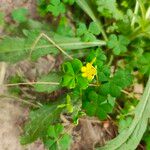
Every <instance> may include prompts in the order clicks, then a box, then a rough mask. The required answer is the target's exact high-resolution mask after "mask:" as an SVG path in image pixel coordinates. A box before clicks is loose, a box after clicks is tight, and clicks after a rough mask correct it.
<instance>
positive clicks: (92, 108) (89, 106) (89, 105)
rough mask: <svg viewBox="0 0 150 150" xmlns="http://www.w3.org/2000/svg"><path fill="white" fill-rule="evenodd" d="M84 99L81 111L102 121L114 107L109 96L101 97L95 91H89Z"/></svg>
mask: <svg viewBox="0 0 150 150" xmlns="http://www.w3.org/2000/svg"><path fill="white" fill-rule="evenodd" d="M84 99H85V100H84V101H83V109H85V111H86V113H87V114H88V115H89V116H97V117H99V118H100V119H102V120H103V119H106V118H107V114H108V113H111V112H112V110H113V107H114V102H113V100H114V98H113V97H111V96H110V95H109V96H102V95H99V94H98V93H96V92H95V91H90V92H89V93H88V95H87V96H85V98H84ZM108 99H109V100H108ZM111 99H112V100H111Z"/></svg>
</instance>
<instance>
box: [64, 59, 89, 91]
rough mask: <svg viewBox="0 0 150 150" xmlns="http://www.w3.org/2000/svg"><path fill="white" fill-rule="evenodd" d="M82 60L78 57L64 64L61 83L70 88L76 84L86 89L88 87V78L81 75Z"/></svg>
mask: <svg viewBox="0 0 150 150" xmlns="http://www.w3.org/2000/svg"><path fill="white" fill-rule="evenodd" d="M81 67H82V62H81V61H80V60H78V59H74V60H72V61H71V62H66V63H64V64H63V72H64V75H63V77H62V82H61V85H62V86H64V87H68V88H70V89H73V88H75V87H76V86H78V87H80V88H82V89H85V88H87V87H88V80H87V79H85V78H83V77H82V76H81V75H80V70H81Z"/></svg>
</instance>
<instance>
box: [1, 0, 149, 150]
mask: <svg viewBox="0 0 150 150" xmlns="http://www.w3.org/2000/svg"><path fill="white" fill-rule="evenodd" d="M37 4H38V11H39V13H40V15H41V16H42V17H45V16H46V15H47V14H51V15H52V16H53V17H54V18H55V19H56V18H59V19H60V21H59V24H58V26H57V28H56V29H55V28H54V27H51V31H49V28H48V27H47V24H44V23H43V24H44V25H43V24H41V23H39V22H37V21H35V20H27V19H26V16H27V11H26V10H24V9H19V10H15V11H14V12H13V13H12V17H13V20H14V21H16V22H17V23H18V24H19V25H21V24H22V23H26V24H27V25H28V28H26V29H24V28H23V29H22V32H23V35H22V36H21V37H4V38H2V40H1V41H0V60H1V61H8V62H19V61H20V60H24V59H28V60H29V61H33V62H34V61H37V59H39V58H40V57H43V56H45V55H48V54H51V55H53V56H57V55H58V54H59V53H60V52H61V55H62V60H63V63H62V64H61V65H60V67H59V68H58V69H55V70H53V71H51V72H50V73H49V74H48V75H44V76H40V77H39V78H38V79H37V81H34V82H25V81H26V80H25V79H24V78H20V77H15V78H12V79H11V80H10V83H8V84H5V85H4V86H8V87H10V86H11V87H14V86H15V87H16V88H15V92H16V91H18V90H19V88H20V86H23V85H24V86H30V87H32V88H33V89H34V91H36V92H38V93H43V92H44V93H48V94H51V93H54V92H57V91H61V92H62V91H63V92H62V93H63V94H61V96H58V97H57V98H55V99H53V102H51V101H49V102H48V104H42V103H32V102H30V101H29V100H28V101H27V100H23V99H21V98H18V97H15V99H17V100H19V101H22V102H25V103H27V104H29V105H31V106H32V108H31V113H30V116H29V121H28V122H27V123H26V124H25V128H24V134H23V135H22V136H21V140H20V142H21V144H23V145H25V144H29V143H32V142H34V141H36V140H37V139H41V140H42V141H43V143H44V145H45V147H46V148H47V149H50V150H67V149H69V148H70V145H71V143H72V141H73V140H72V135H71V134H70V131H71V130H72V128H67V129H65V128H64V126H63V124H62V122H61V119H60V116H61V115H64V114H65V115H66V116H69V117H70V118H71V119H70V120H71V124H72V127H75V126H77V125H78V120H79V119H80V118H81V117H83V116H90V117H93V116H94V117H97V118H98V119H99V120H101V121H103V120H107V119H108V118H112V120H114V122H115V123H116V124H117V125H118V129H119V135H118V136H117V137H116V138H114V139H113V140H111V141H110V142H107V143H106V145H105V146H104V147H100V148H97V149H106V150H119V149H120V150H124V149H127V150H134V149H136V147H137V146H138V145H139V143H140V141H141V139H142V138H143V141H145V142H146V144H147V147H148V146H149V145H150V142H149V140H148V136H147V133H149V131H148V129H147V127H148V119H149V117H150V112H149V110H150V79H149V81H148V78H149V73H150V52H149V50H150V49H149V46H150V45H149V37H150V2H149V1H146V0H143V1H141V0H137V1H130V0H129V1H127V0H124V1H119V0H118V1H116V0H95V1H94V0H91V1H89V0H62V1H60V0H51V1H46V0H43V1H38V2H37ZM71 8H72V9H73V10H74V11H75V12H76V13H75V14H73V13H74V12H72V9H71ZM67 12H70V13H71V19H70V20H71V21H72V22H73V25H72V26H73V27H71V25H70V26H69V22H68V20H67V17H66V16H65V13H67ZM81 13H82V14H84V15H83V18H84V19H82V18H81V17H80V14H81ZM69 16H70V15H69ZM80 19H81V20H82V21H81V20H80ZM74 20H77V21H74ZM43 26H44V29H43ZM35 28H36V29H35ZM33 29H34V30H33ZM47 29H48V30H47ZM10 30H12V29H10ZM6 31H7V30H6ZM12 31H14V30H12ZM141 81H142V83H144V86H145V85H147V86H145V90H144V93H143V96H142V98H140V100H139V99H137V97H135V95H134V91H133V86H134V84H135V83H137V82H141ZM146 82H147V83H146ZM10 89H11V88H10ZM64 91H65V92H64ZM1 96H6V95H1ZM9 97H12V98H14V96H9ZM120 103H123V108H122V109H120V106H119V105H120ZM118 108H119V113H118ZM116 110H117V112H116ZM114 116H115V117H114ZM144 133H145V134H144ZM143 135H144V137H143Z"/></svg>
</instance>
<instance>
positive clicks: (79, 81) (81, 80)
mask: <svg viewBox="0 0 150 150" xmlns="http://www.w3.org/2000/svg"><path fill="white" fill-rule="evenodd" d="M76 80H77V84H78V86H79V87H80V88H81V89H86V88H87V87H88V85H89V83H88V80H87V79H86V78H84V77H82V76H81V75H78V76H77V77H76Z"/></svg>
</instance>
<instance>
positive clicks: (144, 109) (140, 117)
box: [99, 77, 150, 150]
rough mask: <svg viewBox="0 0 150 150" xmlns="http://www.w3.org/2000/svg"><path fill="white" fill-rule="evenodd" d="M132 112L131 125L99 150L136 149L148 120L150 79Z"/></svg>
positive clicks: (149, 112)
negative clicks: (133, 113)
mask: <svg viewBox="0 0 150 150" xmlns="http://www.w3.org/2000/svg"><path fill="white" fill-rule="evenodd" d="M134 112H135V115H134V119H133V121H132V123H131V125H130V126H129V127H128V128H127V129H125V130H124V131H123V132H121V133H120V134H119V135H118V136H117V137H116V138H115V139H113V140H112V141H110V142H108V143H107V144H106V145H105V146H104V147H102V148H99V150H108V149H111V150H116V149H117V150H124V149H131V150H132V149H136V148H137V146H138V144H139V143H140V141H141V139H142V137H143V134H144V132H145V131H146V129H147V125H148V119H149V118H150V77H149V80H148V82H147V86H146V88H145V90H144V94H143V96H142V99H141V100H140V101H139V104H138V105H137V107H136V109H135V111H134Z"/></svg>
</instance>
